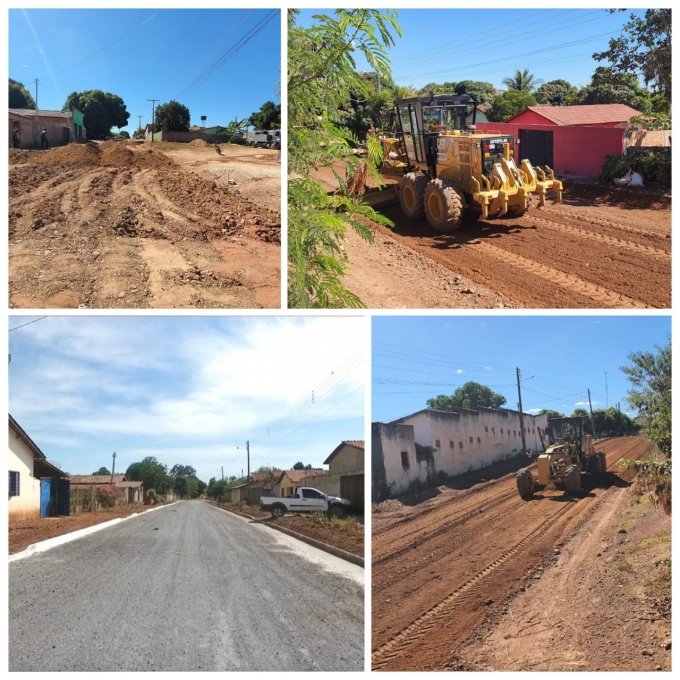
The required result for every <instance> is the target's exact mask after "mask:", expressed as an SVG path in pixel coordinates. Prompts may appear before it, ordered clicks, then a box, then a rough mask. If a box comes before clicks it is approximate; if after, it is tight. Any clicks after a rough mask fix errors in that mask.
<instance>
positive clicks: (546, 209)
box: [540, 204, 670, 237]
mask: <svg viewBox="0 0 680 680" xmlns="http://www.w3.org/2000/svg"><path fill="white" fill-rule="evenodd" d="M540 211H541V213H546V214H548V215H550V216H551V217H555V218H557V219H559V218H561V217H568V218H570V219H573V220H576V221H578V222H580V223H582V224H583V223H588V224H593V225H598V226H602V227H612V228H614V229H619V230H621V231H627V232H629V233H631V234H636V235H638V236H647V237H649V236H657V237H659V236H661V237H663V236H665V234H667V233H669V232H670V224H669V223H668V221H667V220H666V221H665V223H664V221H663V220H659V221H658V222H657V221H655V220H647V221H640V220H637V219H635V218H634V217H633V216H632V215H631V216H630V217H629V216H626V217H625V218H624V217H619V216H612V217H609V216H608V217H602V215H601V214H600V213H596V212H595V211H594V210H589V209H588V208H574V207H572V206H569V205H564V204H562V205H560V206H559V208H557V207H555V206H552V205H548V204H546V205H544V206H543V207H541V208H540ZM624 219H625V221H623V220H624ZM650 228H652V229H654V228H656V229H658V230H659V231H658V233H657V232H656V231H651V232H650Z"/></svg>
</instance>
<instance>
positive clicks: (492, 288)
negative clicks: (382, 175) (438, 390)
mask: <svg viewBox="0 0 680 680" xmlns="http://www.w3.org/2000/svg"><path fill="white" fill-rule="evenodd" d="M535 204H536V199H534V205H533V206H532V207H531V208H530V209H529V210H528V211H527V212H526V213H525V214H524V215H523V216H521V217H516V218H500V219H489V220H482V219H477V214H476V213H474V212H473V211H469V212H468V213H467V214H466V215H465V217H464V219H463V224H462V225H461V227H460V228H459V229H457V230H456V231H454V232H451V233H450V234H438V233H436V232H434V231H433V230H432V229H431V228H430V227H429V226H428V225H427V223H426V221H425V220H424V218H423V219H422V220H418V221H410V220H408V219H406V218H404V216H403V214H402V213H401V210H400V208H399V206H398V204H396V203H393V204H391V205H389V206H385V207H383V208H381V209H380V210H381V212H383V213H384V214H385V215H387V216H388V217H389V218H390V219H392V220H393V222H394V223H395V228H394V229H388V228H386V227H382V226H380V225H377V224H373V223H371V224H370V225H369V226H370V228H371V229H372V231H373V232H374V233H375V235H376V244H374V245H369V244H367V243H365V242H364V241H362V240H360V239H358V238H354V237H352V238H350V239H349V241H348V245H347V253H348V256H349V261H350V266H349V271H348V275H347V276H346V277H345V284H346V285H347V287H348V288H349V289H350V290H352V291H354V292H356V293H358V294H359V295H360V297H361V298H362V299H363V301H364V303H365V304H366V305H367V306H368V307H369V308H391V307H394V308H405V307H409V308H435V307H450V308H455V307H478V308H488V307H502V306H505V307H526V308H621V309H631V308H669V307H670V306H671V199H670V196H669V195H665V194H659V193H655V192H653V191H648V190H646V189H641V190H639V191H638V192H636V191H635V190H633V189H611V188H607V187H600V186H595V185H589V184H583V183H577V182H567V183H566V185H565V191H564V196H563V203H562V204H559V205H555V204H551V203H550V202H549V201H548V203H547V204H546V205H545V206H544V207H543V208H538V207H536V205H535ZM405 283H406V285H404V284H405Z"/></svg>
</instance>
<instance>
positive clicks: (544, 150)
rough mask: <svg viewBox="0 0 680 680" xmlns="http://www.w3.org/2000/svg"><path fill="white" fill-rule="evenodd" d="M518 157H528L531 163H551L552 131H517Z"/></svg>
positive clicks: (550, 164) (551, 164) (551, 165)
mask: <svg viewBox="0 0 680 680" xmlns="http://www.w3.org/2000/svg"><path fill="white" fill-rule="evenodd" d="M519 155H520V158H528V159H529V160H530V161H531V164H532V165H534V166H536V165H549V166H550V167H551V168H552V167H554V165H553V133H552V132H546V131H545V130H520V131H519Z"/></svg>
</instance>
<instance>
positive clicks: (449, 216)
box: [425, 179, 465, 233]
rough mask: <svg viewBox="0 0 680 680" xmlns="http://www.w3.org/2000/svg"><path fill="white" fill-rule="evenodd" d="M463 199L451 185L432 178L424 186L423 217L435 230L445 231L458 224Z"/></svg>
mask: <svg viewBox="0 0 680 680" xmlns="http://www.w3.org/2000/svg"><path fill="white" fill-rule="evenodd" d="M464 205H465V199H464V198H463V196H462V194H460V193H459V192H458V191H457V190H456V189H455V188H454V187H453V186H451V185H450V184H448V183H446V182H444V181H442V180H441V179H433V180H432V181H430V182H428V184H427V186H426V187H425V217H426V218H427V221H428V223H429V225H430V226H431V227H432V228H433V229H434V230H436V231H439V232H441V233H446V232H448V231H453V230H454V229H457V228H458V227H459V226H460V223H461V221H462V219H463V208H464Z"/></svg>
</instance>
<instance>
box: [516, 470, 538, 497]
mask: <svg viewBox="0 0 680 680" xmlns="http://www.w3.org/2000/svg"><path fill="white" fill-rule="evenodd" d="M515 481H516V482H517V492H518V493H519V495H520V498H521V499H522V500H524V501H529V500H531V499H532V498H533V496H534V476H533V475H532V474H531V470H530V469H529V468H528V467H526V468H522V469H521V470H520V471H519V472H518V473H517V474H516V475H515Z"/></svg>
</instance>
